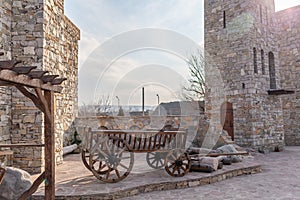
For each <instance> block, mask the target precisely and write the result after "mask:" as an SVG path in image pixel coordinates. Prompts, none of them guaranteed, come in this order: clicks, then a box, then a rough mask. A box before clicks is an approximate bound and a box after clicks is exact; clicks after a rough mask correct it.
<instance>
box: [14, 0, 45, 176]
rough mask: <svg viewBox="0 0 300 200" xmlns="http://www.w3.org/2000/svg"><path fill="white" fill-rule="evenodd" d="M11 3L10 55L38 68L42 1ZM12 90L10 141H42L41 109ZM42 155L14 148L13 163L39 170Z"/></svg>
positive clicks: (41, 153)
mask: <svg viewBox="0 0 300 200" xmlns="http://www.w3.org/2000/svg"><path fill="white" fill-rule="evenodd" d="M11 5H12V23H11V34H12V39H11V43H12V59H15V60H19V61H22V63H21V64H20V65H29V66H37V68H38V69H42V64H43V63H42V59H43V37H44V35H43V2H41V1H21V0H14V1H11ZM12 90H13V93H12V127H11V138H12V143H13V144H18V143H43V129H42V113H41V112H40V111H39V110H37V109H36V107H35V106H34V105H33V103H32V102H31V101H30V100H29V99H28V98H27V97H24V95H22V94H21V93H20V92H18V90H17V89H16V88H12ZM42 156H43V149H42V148H14V163H13V165H14V166H15V167H18V168H22V169H24V170H26V171H28V172H30V173H39V172H41V166H42V164H43V162H42V160H43V157H42Z"/></svg>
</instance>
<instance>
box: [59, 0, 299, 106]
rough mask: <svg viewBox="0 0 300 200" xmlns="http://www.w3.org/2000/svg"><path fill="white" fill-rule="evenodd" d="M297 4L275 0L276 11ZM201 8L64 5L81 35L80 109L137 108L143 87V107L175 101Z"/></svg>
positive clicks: (193, 2) (131, 2) (177, 1)
mask: <svg viewBox="0 0 300 200" xmlns="http://www.w3.org/2000/svg"><path fill="white" fill-rule="evenodd" d="M296 5H300V0H275V7H276V10H277V11H278V10H282V9H286V8H288V7H292V6H296ZM203 7H204V5H203V0H85V1H83V0H65V14H66V15H67V16H68V17H69V18H70V19H71V20H72V21H73V22H74V23H75V24H76V25H77V26H78V27H79V28H80V30H81V40H80V42H79V68H80V70H79V104H80V105H81V104H83V103H84V104H91V103H95V102H99V101H100V99H101V98H102V97H103V96H107V95H109V96H110V98H111V102H112V104H117V99H118V98H119V99H120V103H121V104H123V105H139V104H140V103H141V88H142V87H144V88H145V99H146V101H145V103H146V104H147V105H156V104H157V101H158V96H159V101H160V102H169V101H175V100H179V99H180V98H181V97H180V93H181V91H182V89H181V88H182V86H183V85H186V84H187V81H188V79H189V72H188V68H187V65H186V59H187V58H188V57H189V55H190V54H195V53H196V52H197V50H198V49H201V48H202V45H203V40H204V37H203V33H204V19H203V11H204V8H203ZM145 38H147V40H145ZM157 95H158V96H157ZM116 97H118V98H116Z"/></svg>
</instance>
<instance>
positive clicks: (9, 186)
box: [0, 167, 32, 200]
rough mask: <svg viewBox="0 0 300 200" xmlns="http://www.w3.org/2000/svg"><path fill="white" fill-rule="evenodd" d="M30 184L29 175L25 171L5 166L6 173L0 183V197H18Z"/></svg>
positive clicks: (13, 198) (5, 199)
mask: <svg viewBox="0 0 300 200" xmlns="http://www.w3.org/2000/svg"><path fill="white" fill-rule="evenodd" d="M31 185H32V182H31V180H30V175H29V174H28V173H27V172H26V171H24V170H21V169H17V168H13V167H6V173H5V175H4V178H3V181H2V183H1V185H0V199H1V200H2V199H3V200H15V199H18V198H19V197H20V196H21V195H22V194H23V193H24V192H25V191H26V190H28V189H29V188H30V187H31Z"/></svg>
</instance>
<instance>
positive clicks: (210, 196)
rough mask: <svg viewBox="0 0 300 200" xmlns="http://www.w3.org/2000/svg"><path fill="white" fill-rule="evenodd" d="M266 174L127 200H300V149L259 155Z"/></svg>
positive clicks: (127, 199)
mask: <svg viewBox="0 0 300 200" xmlns="http://www.w3.org/2000/svg"><path fill="white" fill-rule="evenodd" d="M255 158H256V159H257V160H258V161H260V162H261V163H262V169H263V172H262V173H258V174H253V175H248V176H240V177H234V178H232V179H227V180H225V181H221V182H218V183H214V184H211V185H204V186H200V187H194V188H187V189H180V190H169V191H159V192H157V191H156V192H151V193H146V194H141V195H137V196H132V197H128V198H123V200H138V199H147V200H148V199H155V200H160V199H161V200H175V199H197V200H200V199H203V200H206V199H207V200H218V199H220V200H224V199H247V200H248V199H249V200H250V199H251V200H252V199H260V200H261V199H266V200H273V199H274V200H275V199H276V200H277V199H282V200H289V199H293V200H294V199H300V147H286V149H285V151H283V152H278V153H277V152H276V153H275V152H274V153H270V154H266V155H262V154H257V155H256V156H255Z"/></svg>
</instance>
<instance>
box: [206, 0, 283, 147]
mask: <svg viewBox="0 0 300 200" xmlns="http://www.w3.org/2000/svg"><path fill="white" fill-rule="evenodd" d="M274 10H275V9H274V1H272V0H264V1H261V0H260V1H257V0H256V1H248V0H243V1H233V0H232V1H210V0H206V1H205V51H206V52H205V54H206V58H209V61H208V63H209V64H208V65H210V67H211V68H212V69H210V70H212V71H213V70H214V71H217V70H216V69H218V70H219V71H220V74H221V77H222V78H221V79H222V81H223V83H224V84H223V86H221V85H219V87H220V88H218V90H222V92H223V93H224V95H225V96H226V98H224V101H228V102H230V103H232V104H233V109H234V111H233V112H234V135H235V142H236V143H237V144H239V145H242V146H247V147H252V148H255V149H261V150H262V151H269V150H275V149H282V147H283V145H284V139H283V129H282V128H281V127H282V125H283V124H280V123H283V113H282V106H281V104H280V102H281V100H280V99H278V98H277V97H272V96H269V95H268V93H267V91H268V90H270V82H271V79H270V72H269V65H268V55H269V52H273V54H274V56H275V77H274V78H275V80H276V85H277V87H278V88H280V73H279V72H280V65H279V51H278V44H277V37H276V35H275V34H273V33H274V32H276V29H275V25H276V20H275V18H274V15H275V11H274ZM255 54H256V56H255ZM255 57H256V58H255ZM208 74H209V73H208ZM208 80H209V79H208ZM212 80H214V79H212ZM214 87H215V84H213V83H212V84H211V87H210V88H208V90H207V91H208V94H207V101H208V102H207V103H206V105H207V107H206V110H207V112H208V113H209V112H210V111H211V107H212V106H211V105H212V103H211V102H210V101H213V100H214V99H216V98H217V97H214V96H213V91H214V90H216V88H214ZM220 105H221V104H220Z"/></svg>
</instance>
